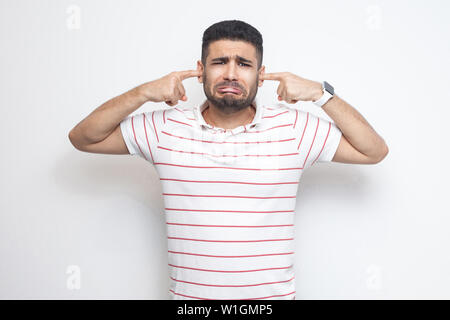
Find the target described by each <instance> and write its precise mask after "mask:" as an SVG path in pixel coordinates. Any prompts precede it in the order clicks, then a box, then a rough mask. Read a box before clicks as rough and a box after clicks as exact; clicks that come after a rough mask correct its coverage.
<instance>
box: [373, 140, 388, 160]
mask: <svg viewBox="0 0 450 320" xmlns="http://www.w3.org/2000/svg"><path fill="white" fill-rule="evenodd" d="M388 153H389V148H388V146H387V144H384V146H383V149H382V151H381V152H380V155H379V156H378V157H377V158H376V160H375V162H374V164H376V163H380V162H381V161H383V160H384V158H386V156H387V155H388Z"/></svg>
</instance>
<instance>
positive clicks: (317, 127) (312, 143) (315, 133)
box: [303, 117, 320, 167]
mask: <svg viewBox="0 0 450 320" xmlns="http://www.w3.org/2000/svg"><path fill="white" fill-rule="evenodd" d="M319 120H320V119H319V117H317V126H316V132H314V138H313V141H312V142H311V146H310V147H309V150H308V154H307V155H306V158H305V162H303V167H305V164H306V161H307V160H308V157H309V153H310V152H311V149H312V147H313V145H314V140H316V135H317V129H319Z"/></svg>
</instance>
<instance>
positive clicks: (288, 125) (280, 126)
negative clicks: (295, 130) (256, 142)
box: [247, 123, 292, 133]
mask: <svg viewBox="0 0 450 320" xmlns="http://www.w3.org/2000/svg"><path fill="white" fill-rule="evenodd" d="M290 126H292V123H288V124H282V125H279V126H275V127H271V128H268V129H265V130H258V131H247V133H260V132H265V131H268V130H272V129H276V128H282V127H290Z"/></svg>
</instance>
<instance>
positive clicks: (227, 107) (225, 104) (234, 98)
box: [203, 72, 259, 114]
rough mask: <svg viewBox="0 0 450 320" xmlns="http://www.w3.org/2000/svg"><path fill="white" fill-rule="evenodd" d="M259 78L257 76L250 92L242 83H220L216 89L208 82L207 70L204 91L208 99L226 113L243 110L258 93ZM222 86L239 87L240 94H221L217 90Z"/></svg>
mask: <svg viewBox="0 0 450 320" xmlns="http://www.w3.org/2000/svg"><path fill="white" fill-rule="evenodd" d="M258 78H259V76H258V75H257V76H256V81H255V83H254V85H253V86H251V88H250V92H249V93H248V94H247V92H246V90H245V89H244V88H242V87H241V86H240V85H238V84H235V85H234V86H233V85H232V84H231V83H225V82H224V83H220V84H218V85H217V86H216V87H215V88H214V89H212V88H211V85H210V84H209V83H208V79H207V77H206V72H204V73H203V80H204V86H203V91H204V92H205V95H206V97H207V98H208V101H209V102H210V103H212V104H213V105H214V106H215V107H217V108H218V109H219V110H220V111H222V112H223V113H225V114H232V113H235V112H237V111H240V110H243V109H245V108H247V107H248V106H250V105H251V104H252V102H253V100H254V99H255V97H256V94H257V93H258ZM222 86H231V87H237V88H239V90H241V94H240V95H235V94H220V93H219V92H218V91H217V88H218V87H222Z"/></svg>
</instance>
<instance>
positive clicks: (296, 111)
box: [293, 109, 298, 129]
mask: <svg viewBox="0 0 450 320" xmlns="http://www.w3.org/2000/svg"><path fill="white" fill-rule="evenodd" d="M297 118H298V110H297V109H295V121H294V127H293V128H294V129H295V124H296V123H297Z"/></svg>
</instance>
